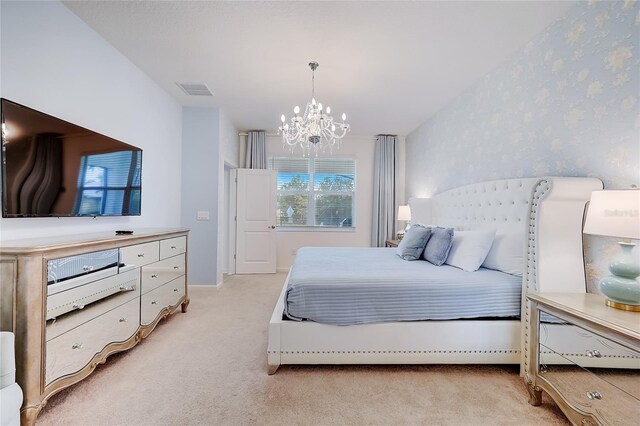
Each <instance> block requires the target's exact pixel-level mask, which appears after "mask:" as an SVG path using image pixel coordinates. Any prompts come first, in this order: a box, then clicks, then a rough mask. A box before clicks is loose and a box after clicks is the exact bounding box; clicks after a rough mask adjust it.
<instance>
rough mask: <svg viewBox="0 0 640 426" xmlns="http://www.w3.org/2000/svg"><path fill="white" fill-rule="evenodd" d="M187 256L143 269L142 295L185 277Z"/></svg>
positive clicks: (172, 258)
mask: <svg viewBox="0 0 640 426" xmlns="http://www.w3.org/2000/svg"><path fill="white" fill-rule="evenodd" d="M184 261H185V255H184V254H179V255H178V256H173V257H170V258H168V259H165V260H161V261H159V262H155V263H153V264H151V265H147V266H144V267H142V293H143V294H144V293H147V292H149V291H151V290H153V289H154V288H158V287H160V286H161V285H163V284H166V283H168V282H169V281H172V280H175V279H176V278H178V277H180V276H182V275H184Z"/></svg>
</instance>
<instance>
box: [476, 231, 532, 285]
mask: <svg viewBox="0 0 640 426" xmlns="http://www.w3.org/2000/svg"><path fill="white" fill-rule="evenodd" d="M482 266H483V267H485V268H488V269H496V270H498V271H502V272H506V273H507V274H511V275H517V276H519V277H521V276H522V269H523V268H524V229H518V230H507V231H500V232H498V233H496V238H495V239H494V240H493V245H492V246H491V250H489V254H487V258H486V259H485V260H484V262H483V263H482Z"/></svg>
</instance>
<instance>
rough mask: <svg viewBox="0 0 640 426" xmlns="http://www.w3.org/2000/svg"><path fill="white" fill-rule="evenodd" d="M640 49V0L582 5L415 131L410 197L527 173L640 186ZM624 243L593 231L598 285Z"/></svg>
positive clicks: (593, 276) (591, 271)
mask: <svg viewBox="0 0 640 426" xmlns="http://www.w3.org/2000/svg"><path fill="white" fill-rule="evenodd" d="M639 49H640V2H638V1H612V2H598V1H589V2H581V3H579V4H577V5H576V6H574V7H573V8H571V9H570V10H569V11H568V12H567V13H566V14H565V15H564V16H563V17H561V18H559V19H558V20H557V21H556V22H555V23H553V24H552V25H550V26H549V27H548V28H547V29H546V30H545V31H543V32H542V33H541V34H539V35H538V36H536V37H535V38H534V39H533V40H531V41H530V42H529V43H527V44H526V45H525V46H524V47H523V48H522V49H520V50H519V51H518V52H516V53H515V54H514V55H513V56H512V57H511V58H510V59H509V60H508V61H507V62H506V63H504V64H503V65H502V66H500V67H498V68H496V69H495V70H493V71H492V72H490V73H489V74H488V75H486V76H485V77H484V78H483V79H482V80H481V81H479V82H478V83H477V84H476V85H475V86H474V87H472V88H471V89H469V90H467V91H466V92H465V93H463V94H462V95H460V96H459V97H458V98H456V99H455V100H454V102H453V103H451V104H450V105H449V106H447V107H446V108H444V109H442V110H441V111H439V112H438V113H437V114H435V115H434V116H433V117H432V118H430V119H429V120H427V121H426V122H424V123H423V124H422V125H420V126H419V127H418V128H417V129H416V130H414V131H413V132H412V133H411V134H410V135H409V136H408V137H407V142H406V144H407V155H406V164H407V166H406V188H407V197H428V196H430V195H433V194H435V193H438V192H442V191H444V190H447V189H450V188H454V187H457V186H460V185H465V184H468V183H474V182H481V181H484V180H492V179H502V178H512V177H526V176H593V177H598V178H600V179H601V180H602V181H603V182H604V185H605V188H606V189H627V188H629V187H630V186H631V185H639V184H640V182H639V181H640V51H639ZM617 250H618V248H617V245H616V244H615V240H611V239H609V238H603V237H590V236H585V251H586V259H587V276H588V280H587V281H588V288H589V291H593V292H595V291H597V281H598V278H599V277H601V276H604V275H608V272H607V261H608V260H609V259H611V257H612V256H613V255H615V254H616V253H617ZM637 252H640V250H638V251H637ZM639 255H640V253H639Z"/></svg>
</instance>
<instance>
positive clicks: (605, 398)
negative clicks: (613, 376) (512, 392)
mask: <svg viewBox="0 0 640 426" xmlns="http://www.w3.org/2000/svg"><path fill="white" fill-rule="evenodd" d="M617 374H618V375H619V376H620V379H625V381H626V383H627V385H628V386H626V387H624V388H623V389H621V388H620V387H618V386H615V385H613V384H611V383H609V382H608V381H606V380H604V379H603V378H602V377H601V376H600V375H599V374H596V373H593V372H591V371H589V370H585V369H583V368H581V367H579V366H576V365H549V366H547V367H546V368H545V369H544V370H542V371H541V372H540V377H543V378H544V379H546V380H547V381H549V382H550V383H553V386H554V387H555V388H556V390H558V391H559V392H560V393H561V394H562V395H563V396H564V398H565V399H566V401H567V402H568V403H569V404H570V405H571V406H572V407H574V408H576V409H578V410H581V411H584V412H594V411H595V412H598V413H600V415H602V416H603V417H604V418H606V419H607V420H608V421H609V422H611V424H626V422H627V421H628V419H631V418H635V417H637V416H638V414H639V411H640V400H638V399H637V398H635V397H634V396H632V395H630V394H629V393H628V392H627V390H629V389H632V388H634V387H636V388H637V387H638V385H637V383H638V382H637V380H638V375H637V374H635V375H634V374H633V371H625V370H618V372H617ZM625 376H626V377H625ZM634 384H635V386H634Z"/></svg>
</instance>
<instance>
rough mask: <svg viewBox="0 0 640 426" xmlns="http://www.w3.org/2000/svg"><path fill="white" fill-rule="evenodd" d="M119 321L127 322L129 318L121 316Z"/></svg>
mask: <svg viewBox="0 0 640 426" xmlns="http://www.w3.org/2000/svg"><path fill="white" fill-rule="evenodd" d="M118 321H120V322H127V319H126V318H124V317H122V318H120V319H119V320H118Z"/></svg>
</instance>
